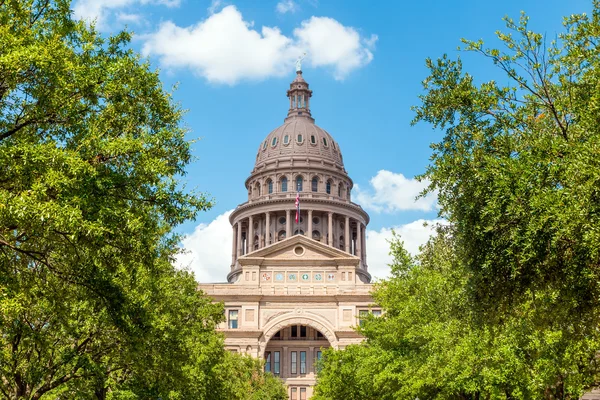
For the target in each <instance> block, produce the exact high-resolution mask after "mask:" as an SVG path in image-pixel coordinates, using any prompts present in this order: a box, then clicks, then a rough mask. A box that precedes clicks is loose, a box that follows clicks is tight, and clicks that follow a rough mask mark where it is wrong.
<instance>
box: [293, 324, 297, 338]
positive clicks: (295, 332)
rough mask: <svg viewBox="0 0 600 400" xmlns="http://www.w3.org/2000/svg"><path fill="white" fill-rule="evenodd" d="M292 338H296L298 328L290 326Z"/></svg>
mask: <svg viewBox="0 0 600 400" xmlns="http://www.w3.org/2000/svg"><path fill="white" fill-rule="evenodd" d="M292 337H293V338H296V337H298V326H297V325H292Z"/></svg>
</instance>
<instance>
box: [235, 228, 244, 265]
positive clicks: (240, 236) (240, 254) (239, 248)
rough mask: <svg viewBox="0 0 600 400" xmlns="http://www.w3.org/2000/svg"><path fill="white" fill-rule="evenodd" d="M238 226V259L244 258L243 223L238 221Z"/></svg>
mask: <svg viewBox="0 0 600 400" xmlns="http://www.w3.org/2000/svg"><path fill="white" fill-rule="evenodd" d="M236 225H237V258H240V257H241V256H242V246H243V243H242V222H241V221H238V222H237V223H236Z"/></svg>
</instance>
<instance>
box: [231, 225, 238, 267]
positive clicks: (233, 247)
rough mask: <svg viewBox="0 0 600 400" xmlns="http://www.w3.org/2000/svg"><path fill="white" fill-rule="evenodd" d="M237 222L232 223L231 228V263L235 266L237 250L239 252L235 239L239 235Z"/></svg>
mask: <svg viewBox="0 0 600 400" xmlns="http://www.w3.org/2000/svg"><path fill="white" fill-rule="evenodd" d="M236 229H237V224H233V225H231V230H232V231H233V235H232V236H233V238H232V239H231V265H232V266H234V265H235V260H236V252H237V247H236V243H235V239H236V237H237V230H236Z"/></svg>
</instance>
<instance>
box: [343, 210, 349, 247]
mask: <svg viewBox="0 0 600 400" xmlns="http://www.w3.org/2000/svg"><path fill="white" fill-rule="evenodd" d="M344 228H346V229H345V230H344V241H345V242H346V243H344V246H345V248H346V253H350V217H349V216H347V215H346V222H345V224H344Z"/></svg>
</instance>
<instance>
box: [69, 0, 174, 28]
mask: <svg viewBox="0 0 600 400" xmlns="http://www.w3.org/2000/svg"><path fill="white" fill-rule="evenodd" d="M180 2H181V0H77V1H75V2H74V3H73V14H74V16H75V18H76V19H82V20H85V21H88V22H92V21H96V26H97V27H98V29H101V30H104V29H108V25H109V23H108V21H109V20H110V19H111V17H116V18H117V19H121V18H120V17H122V16H123V15H134V14H128V13H118V12H117V10H122V9H131V8H135V7H136V6H139V5H163V6H167V7H177V6H179V4H180ZM138 15H139V14H138ZM140 19H141V16H140ZM138 21H139V20H138ZM130 22H131V21H130Z"/></svg>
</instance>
